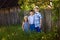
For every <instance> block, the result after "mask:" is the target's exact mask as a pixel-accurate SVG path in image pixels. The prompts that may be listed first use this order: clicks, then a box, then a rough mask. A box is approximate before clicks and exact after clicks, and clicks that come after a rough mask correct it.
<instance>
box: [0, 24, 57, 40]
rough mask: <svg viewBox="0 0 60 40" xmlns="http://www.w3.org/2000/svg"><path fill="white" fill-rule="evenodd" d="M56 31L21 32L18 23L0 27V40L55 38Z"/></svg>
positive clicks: (50, 39)
mask: <svg viewBox="0 0 60 40" xmlns="http://www.w3.org/2000/svg"><path fill="white" fill-rule="evenodd" d="M56 36H57V32H56V31H52V32H47V33H44V32H41V33H37V32H32V33H31V32H29V33H28V34H27V33H25V32H23V31H22V29H21V26H20V25H10V26H1V27H0V40H56Z"/></svg>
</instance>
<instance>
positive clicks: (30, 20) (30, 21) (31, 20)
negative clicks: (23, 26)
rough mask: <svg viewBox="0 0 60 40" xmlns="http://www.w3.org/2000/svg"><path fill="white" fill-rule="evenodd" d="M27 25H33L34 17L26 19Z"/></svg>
mask: <svg viewBox="0 0 60 40" xmlns="http://www.w3.org/2000/svg"><path fill="white" fill-rule="evenodd" d="M28 21H29V24H34V15H32V16H31V15H30V16H29V17H28Z"/></svg>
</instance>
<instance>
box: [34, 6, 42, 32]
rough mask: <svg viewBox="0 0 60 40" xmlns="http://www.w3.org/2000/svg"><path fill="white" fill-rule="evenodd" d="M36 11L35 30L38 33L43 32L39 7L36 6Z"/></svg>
mask: <svg viewBox="0 0 60 40" xmlns="http://www.w3.org/2000/svg"><path fill="white" fill-rule="evenodd" d="M34 11H35V14H34V22H35V30H36V31H37V32H41V25H42V16H41V14H40V13H39V7H38V6H36V7H35V8H34Z"/></svg>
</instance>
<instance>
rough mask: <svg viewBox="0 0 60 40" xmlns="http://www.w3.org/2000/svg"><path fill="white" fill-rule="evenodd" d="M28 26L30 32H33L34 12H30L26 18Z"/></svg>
mask: <svg viewBox="0 0 60 40" xmlns="http://www.w3.org/2000/svg"><path fill="white" fill-rule="evenodd" d="M28 21H29V25H30V31H34V29H35V25H34V10H30V15H29V17H28Z"/></svg>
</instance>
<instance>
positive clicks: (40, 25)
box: [40, 18, 42, 28]
mask: <svg viewBox="0 0 60 40" xmlns="http://www.w3.org/2000/svg"><path fill="white" fill-rule="evenodd" d="M41 26H42V18H41V19H40V28H41Z"/></svg>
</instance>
